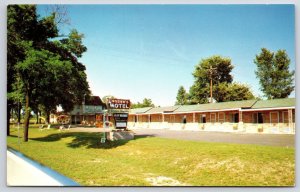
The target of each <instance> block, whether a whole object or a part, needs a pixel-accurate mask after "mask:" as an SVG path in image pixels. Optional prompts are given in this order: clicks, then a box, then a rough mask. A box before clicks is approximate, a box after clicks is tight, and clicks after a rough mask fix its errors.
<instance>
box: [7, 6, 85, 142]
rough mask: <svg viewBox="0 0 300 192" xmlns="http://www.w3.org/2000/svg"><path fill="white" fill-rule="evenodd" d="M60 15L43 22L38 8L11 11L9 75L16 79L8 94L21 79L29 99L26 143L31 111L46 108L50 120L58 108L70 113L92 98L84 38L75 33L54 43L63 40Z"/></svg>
mask: <svg viewBox="0 0 300 192" xmlns="http://www.w3.org/2000/svg"><path fill="white" fill-rule="evenodd" d="M56 15H57V14H55V13H52V14H51V15H50V16H48V17H44V18H39V17H38V16H37V14H36V6H35V5H10V6H9V7H8V36H9V37H8V74H12V76H13V77H14V78H11V80H10V81H9V82H8V93H9V94H12V95H13V92H15V91H16V90H15V89H14V88H13V86H12V85H13V84H14V81H15V79H16V77H20V79H21V81H22V85H23V89H22V94H23V96H24V97H25V99H24V100H25V119H24V141H27V140H28V125H29V117H30V112H31V110H34V111H37V112H38V111H39V110H40V109H39V108H41V107H40V106H42V108H43V109H44V111H45V113H46V116H47V119H48V118H49V115H50V112H51V111H55V109H56V107H57V106H58V105H61V106H62V108H63V109H64V110H65V111H70V110H72V108H73V106H74V104H77V103H81V102H82V101H83V99H84V96H85V95H89V94H90V91H89V85H88V82H87V77H86V74H85V66H84V65H83V64H82V63H80V62H79V61H78V58H79V57H81V56H82V53H83V52H85V51H86V50H87V48H86V47H85V46H84V45H82V38H83V34H80V33H78V32H77V31H76V30H72V31H71V32H70V34H69V36H68V37H67V38H64V39H60V40H53V38H56V39H57V38H58V37H59V34H58V29H57V24H56V22H55V21H56V19H55V16H56ZM20 26H21V27H20ZM23 27H24V28H23ZM37 34H38V35H37ZM16 40H18V41H17V42H16ZM13 48H17V50H18V51H19V52H20V54H19V55H17V57H18V59H14V58H13V54H14V52H15V50H14V49H13ZM8 101H9V98H8ZM8 103H9V102H8ZM8 130H9V128H8Z"/></svg>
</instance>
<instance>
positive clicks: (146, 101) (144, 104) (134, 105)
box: [131, 98, 155, 109]
mask: <svg viewBox="0 0 300 192" xmlns="http://www.w3.org/2000/svg"><path fill="white" fill-rule="evenodd" d="M143 107H155V105H154V104H153V103H152V100H151V99H147V98H144V100H143V102H142V103H140V102H137V103H132V104H131V109H134V108H143Z"/></svg>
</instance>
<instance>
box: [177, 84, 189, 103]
mask: <svg viewBox="0 0 300 192" xmlns="http://www.w3.org/2000/svg"><path fill="white" fill-rule="evenodd" d="M187 99H188V94H187V92H186V90H185V89H184V87H183V86H180V87H179V89H178V92H177V97H176V103H175V105H185V104H187Z"/></svg>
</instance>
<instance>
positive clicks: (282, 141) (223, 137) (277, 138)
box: [133, 129, 295, 147]
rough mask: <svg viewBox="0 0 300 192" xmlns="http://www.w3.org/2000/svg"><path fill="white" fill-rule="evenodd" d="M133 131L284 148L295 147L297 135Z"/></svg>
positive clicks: (155, 130)
mask: <svg viewBox="0 0 300 192" xmlns="http://www.w3.org/2000/svg"><path fill="white" fill-rule="evenodd" d="M133 131H134V132H135V135H137V136H139V135H140V136H154V137H163V138H172V139H182V140H193V141H204V142H221V143H238V144H257V145H270V146H284V147H294V146H295V135H291V134H254V133H253V134H251V133H223V132H204V131H201V132H200V131H186V130H182V131H174V130H167V129H134V130H133Z"/></svg>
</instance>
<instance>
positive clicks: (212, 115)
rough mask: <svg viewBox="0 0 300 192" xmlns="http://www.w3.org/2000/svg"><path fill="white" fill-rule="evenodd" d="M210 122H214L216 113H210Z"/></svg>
mask: <svg viewBox="0 0 300 192" xmlns="http://www.w3.org/2000/svg"><path fill="white" fill-rule="evenodd" d="M210 122H211V123H215V122H216V114H215V113H211V114H210Z"/></svg>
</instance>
